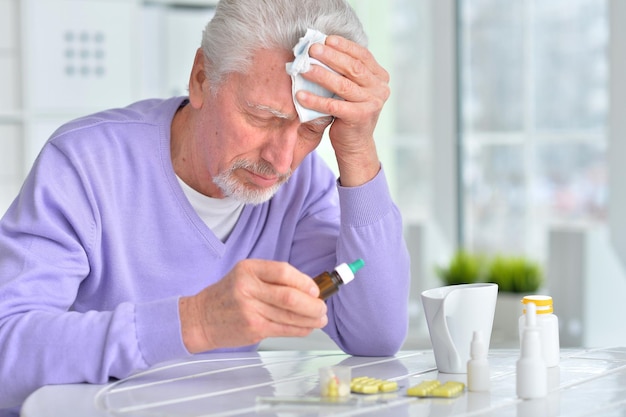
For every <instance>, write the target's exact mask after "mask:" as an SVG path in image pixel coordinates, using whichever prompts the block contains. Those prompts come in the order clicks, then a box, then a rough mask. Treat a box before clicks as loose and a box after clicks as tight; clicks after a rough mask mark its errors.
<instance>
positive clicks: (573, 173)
mask: <svg viewBox="0 0 626 417" xmlns="http://www.w3.org/2000/svg"><path fill="white" fill-rule="evenodd" d="M215 3H216V2H215V1H212V0H211V1H209V0H169V1H168V0H158V1H157V0H0V214H1V213H4V211H6V209H7V208H8V207H9V205H10V204H11V202H12V201H13V199H14V198H15V196H16V194H17V193H18V192H19V189H20V186H21V183H22V181H23V179H24V177H25V175H26V174H27V173H28V171H29V169H30V167H31V165H32V162H33V160H34V159H35V158H36V156H37V153H38V152H39V149H40V148H41V146H42V145H43V143H44V142H45V141H46V140H47V138H48V137H49V135H50V134H51V133H52V132H53V131H54V129H56V127H58V126H59V125H60V124H62V123H64V122H66V121H68V120H70V119H72V118H75V117H78V116H81V115H84V114H87V113H90V112H94V111H98V110H101V109H104V108H109V107H115V106H124V105H127V104H129V103H130V102H132V101H136V100H139V99H142V98H148V97H168V96H171V95H182V94H185V93H186V86H187V78H188V73H189V70H190V68H191V64H192V61H193V56H194V53H195V50H196V48H197V47H198V46H199V43H200V37H201V33H202V29H203V27H204V25H205V23H206V22H207V21H208V20H209V19H210V17H211V16H212V13H213V7H214V5H215ZM351 4H352V5H353V7H354V8H355V10H356V11H357V13H358V14H359V16H360V17H361V18H362V20H363V22H364V25H365V28H366V31H367V32H368V35H369V38H370V49H371V50H372V51H373V53H374V55H375V56H376V57H377V59H378V60H379V62H380V63H382V64H383V65H384V66H385V67H386V68H387V69H388V71H389V72H390V74H391V78H392V96H391V98H390V101H389V102H388V104H387V107H386V109H385V111H384V113H383V115H382V117H381V120H380V123H379V126H378V128H377V132H376V136H377V144H378V148H379V152H380V155H381V158H382V160H383V164H384V166H385V170H386V172H387V176H388V178H389V180H390V182H391V186H392V190H393V193H394V197H395V199H396V201H397V203H398V205H399V206H400V209H401V211H402V212H403V215H404V219H405V231H406V238H407V241H408V243H409V247H410V251H411V259H412V280H413V285H412V289H411V294H410V297H411V309H410V319H411V324H410V329H409V330H410V331H409V338H408V339H407V342H406V346H405V348H407V349H410V348H420V347H428V346H429V341H428V333H427V329H426V326H425V321H424V318H423V312H422V308H421V305H420V300H419V294H420V293H421V291H423V290H425V289H428V288H432V287H436V286H440V285H444V284H445V283H447V281H446V279H445V278H446V277H445V274H442V273H441V270H446V269H447V270H450V269H451V268H450V266H451V262H453V261H454V259H455V257H456V256H457V255H458V253H459V251H460V250H463V251H464V252H465V253H468V254H470V255H472V256H474V255H475V256H483V257H513V258H515V259H517V260H520V259H521V260H522V261H524V262H526V263H528V264H531V265H533V267H536V268H535V269H533V271H535V273H534V275H532V276H529V275H528V273H522V275H524V274H526V275H524V276H523V277H522V281H524V280H525V281H532V282H533V283H534V284H536V285H530V286H529V287H524V286H521V287H520V286H519V285H518V286H517V287H516V286H515V285H514V286H513V287H515V288H512V290H511V291H509V288H508V287H507V285H506V284H503V285H501V291H500V297H499V301H498V307H497V311H496V323H495V324H494V333H493V335H492V346H500V347H508V346H515V345H516V344H517V343H518V342H517V335H516V328H517V317H518V316H519V314H520V313H521V306H520V303H519V300H520V299H521V298H522V296H523V295H524V294H527V293H541V294H547V295H551V296H552V297H553V299H554V306H555V313H556V314H557V315H558V316H559V319H560V324H561V342H562V345H563V346H588V347H594V346H606V345H621V346H625V345H626V329H625V328H623V327H622V328H619V326H617V327H616V326H615V324H614V322H615V320H616V318H617V317H624V314H626V311H624V310H625V309H626V307H624V303H623V297H624V295H626V275H625V272H624V264H623V261H624V260H626V219H622V218H621V217H624V216H623V214H622V213H626V188H625V187H624V185H623V182H624V181H625V179H626V163H623V162H622V161H621V158H620V156H621V155H626V149H622V148H626V144H622V143H621V142H624V137H626V85H625V81H624V77H623V76H622V77H621V79H618V78H619V76H615V74H626V29H625V28H624V25H623V24H621V25H620V24H618V23H617V22H625V21H626V2H624V1H622V0H384V1H382V0H351ZM611 74H614V76H611ZM319 151H320V152H321V153H322V154H324V155H325V156H326V157H327V159H328V161H329V163H330V164H331V165H333V166H334V161H333V158H332V152H331V150H330V146H329V145H328V143H327V142H326V143H323V145H322V146H321V147H320V149H319ZM537 271H538V272H537ZM518 275H519V274H518ZM389 278H391V277H389ZM490 278H491V277H490ZM468 279H469V280H471V279H479V280H484V279H485V278H484V277H482V278H481V277H479V278H476V277H474V278H472V277H468ZM506 279H508V278H506ZM506 279H505V281H506ZM514 279H517V278H514ZM505 281H503V282H505ZM504 290H506V291H504ZM511 329H513V331H512V330H511ZM262 347H263V348H267V349H274V348H308V349H311V348H327V347H330V348H332V347H333V345H332V343H331V342H330V341H329V340H328V339H326V338H325V336H324V335H323V334H321V333H314V334H313V335H312V336H311V337H309V338H308V339H305V340H282V339H275V340H268V341H266V342H264V343H263V345H262Z"/></svg>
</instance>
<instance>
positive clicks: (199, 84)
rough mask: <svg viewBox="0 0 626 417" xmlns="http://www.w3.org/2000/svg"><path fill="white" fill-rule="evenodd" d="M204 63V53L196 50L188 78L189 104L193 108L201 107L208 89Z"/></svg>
mask: <svg viewBox="0 0 626 417" xmlns="http://www.w3.org/2000/svg"><path fill="white" fill-rule="evenodd" d="M204 61H205V59H204V52H202V48H198V50H197V51H196V57H195V59H194V61H193V67H192V68H191V75H190V76H189V103H190V104H191V105H192V106H193V107H194V108H200V107H202V103H203V101H204V98H205V93H206V92H207V90H208V89H209V81H208V79H207V77H206V71H205V68H206V66H205V62H204Z"/></svg>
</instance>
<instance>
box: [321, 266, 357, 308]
mask: <svg viewBox="0 0 626 417" xmlns="http://www.w3.org/2000/svg"><path fill="white" fill-rule="evenodd" d="M363 265H365V262H363V259H357V260H356V261H354V262H352V263H351V264H346V263H343V264H340V265H338V266H337V267H335V269H334V270H333V271H332V272H322V273H321V274H319V275H318V276H316V277H315V278H313V281H315V283H316V284H317V286H318V287H319V288H320V298H321V299H322V300H325V299H327V298H328V297H330V296H331V295H333V294H335V293H336V292H337V291H339V287H340V286H341V285H344V284H347V283H349V282H350V281H352V280H353V279H354V274H355V273H356V271H358V270H359V269H361V268H363Z"/></svg>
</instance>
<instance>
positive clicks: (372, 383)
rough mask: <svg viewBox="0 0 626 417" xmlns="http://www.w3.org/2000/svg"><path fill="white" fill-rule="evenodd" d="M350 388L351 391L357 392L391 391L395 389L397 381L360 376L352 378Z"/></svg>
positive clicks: (375, 392)
mask: <svg viewBox="0 0 626 417" xmlns="http://www.w3.org/2000/svg"><path fill="white" fill-rule="evenodd" d="M350 389H351V390H352V392H356V393H358V394H377V393H379V392H391V391H395V390H397V389H398V383H397V382H395V381H386V380H383V379H377V378H370V377H367V376H361V377H357V378H353V379H352V382H351V383H350Z"/></svg>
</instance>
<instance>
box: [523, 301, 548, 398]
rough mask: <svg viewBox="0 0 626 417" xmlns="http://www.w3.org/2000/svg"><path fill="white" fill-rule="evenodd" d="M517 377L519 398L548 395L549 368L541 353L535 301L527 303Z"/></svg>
mask: <svg viewBox="0 0 626 417" xmlns="http://www.w3.org/2000/svg"><path fill="white" fill-rule="evenodd" d="M516 378H517V379H516V391H517V396H518V397H519V398H522V399H532V398H542V397H545V396H546V395H548V369H547V367H546V363H545V361H544V360H543V355H542V354H541V339H540V335H539V328H538V327H537V306H535V304H534V303H528V304H527V305H526V326H525V327H524V330H523V332H522V346H521V351H520V358H519V360H518V361H517V375H516Z"/></svg>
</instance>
